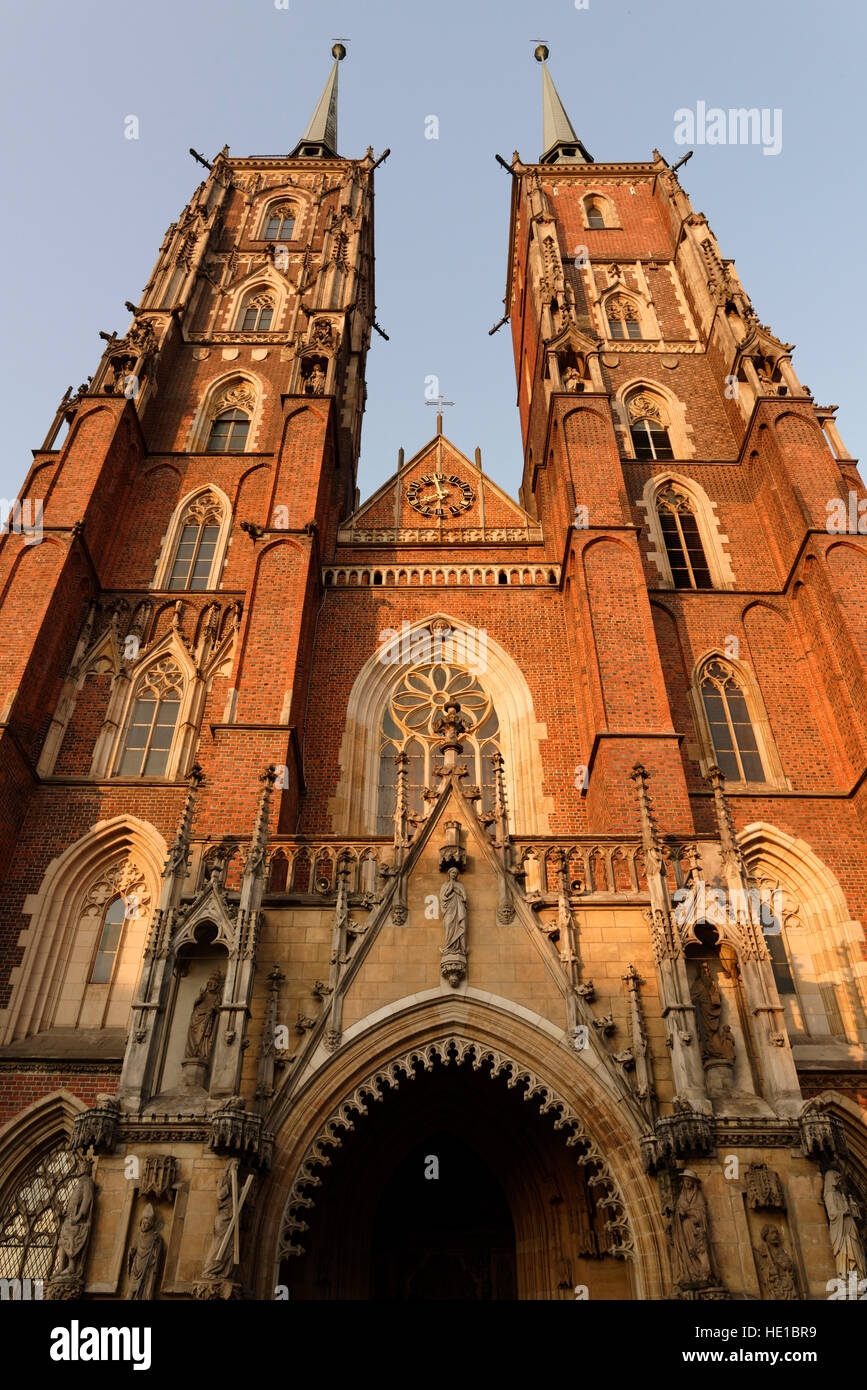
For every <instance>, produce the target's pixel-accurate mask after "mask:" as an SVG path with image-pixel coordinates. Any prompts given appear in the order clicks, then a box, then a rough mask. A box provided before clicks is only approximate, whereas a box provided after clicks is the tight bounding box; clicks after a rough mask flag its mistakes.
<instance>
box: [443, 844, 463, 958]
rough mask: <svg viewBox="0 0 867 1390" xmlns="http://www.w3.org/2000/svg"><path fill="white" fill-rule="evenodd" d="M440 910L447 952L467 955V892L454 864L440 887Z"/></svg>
mask: <svg viewBox="0 0 867 1390" xmlns="http://www.w3.org/2000/svg"><path fill="white" fill-rule="evenodd" d="M440 910H441V912H442V919H443V927H444V929H445V934H446V943H445V949H446V952H447V953H448V954H451V953H452V952H456V953H458V954H460V955H466V952H467V894H466V890H465V888H464V885H463V884H462V883H461V882H460V880H459V878H458V871H457V869H456V868H455V867H454V865H452V867H451V868H450V869H449V871H448V875H447V877H446V881H445V883H444V884H443V886H442V888H441V889H440Z"/></svg>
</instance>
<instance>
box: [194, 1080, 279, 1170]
mask: <svg viewBox="0 0 867 1390" xmlns="http://www.w3.org/2000/svg"><path fill="white" fill-rule="evenodd" d="M208 1147H209V1148H210V1149H212V1150H214V1152H216V1153H228V1154H238V1155H239V1156H240V1157H242V1158H243V1159H244V1161H245V1163H254V1164H256V1165H258V1166H259V1167H263V1168H268V1167H270V1165H271V1157H272V1154H273V1151H274V1135H273V1134H272V1133H271V1131H270V1130H267V1129H265V1128H264V1124H263V1119H262V1116H261V1115H257V1114H254V1113H253V1112H252V1111H250V1112H248V1111H247V1109H246V1102H245V1101H244V1099H243V1097H242V1096H231V1097H230V1099H229V1100H227V1101H226V1103H225V1105H223V1106H221V1107H220V1109H219V1110H217V1111H215V1112H214V1114H213V1115H212V1117H211V1135H210V1139H209V1140H208Z"/></svg>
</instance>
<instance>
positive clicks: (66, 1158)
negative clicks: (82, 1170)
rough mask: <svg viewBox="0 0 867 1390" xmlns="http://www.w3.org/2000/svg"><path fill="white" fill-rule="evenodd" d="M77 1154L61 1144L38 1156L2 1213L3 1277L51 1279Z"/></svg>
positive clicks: (0, 1271)
mask: <svg viewBox="0 0 867 1390" xmlns="http://www.w3.org/2000/svg"><path fill="white" fill-rule="evenodd" d="M75 1166H76V1165H75V1156H74V1154H71V1153H69V1152H68V1151H67V1150H66V1147H65V1143H64V1145H63V1146H61V1145H58V1146H57V1148H54V1149H52V1150H51V1151H50V1153H47V1154H43V1155H42V1157H41V1158H37V1159H35V1160H34V1161H33V1162H32V1163H31V1165H30V1167H29V1168H28V1169H27V1171H26V1172H25V1174H24V1176H23V1177H22V1179H21V1181H20V1182H19V1183H18V1185H17V1187H16V1188H15V1190H14V1191H13V1193H12V1196H11V1198H10V1200H9V1201H8V1202H7V1204H6V1207H5V1209H4V1211H3V1212H2V1213H0V1279H47V1278H48V1277H49V1275H50V1274H51V1271H52V1269H53V1268H54V1259H55V1255H56V1253H57V1237H58V1235H59V1233H60V1223H61V1219H62V1216H63V1209H64V1207H65V1205H66V1200H67V1198H68V1196H69V1194H70V1192H71V1190H72V1187H73V1185H74V1183H75V1181H76V1173H75Z"/></svg>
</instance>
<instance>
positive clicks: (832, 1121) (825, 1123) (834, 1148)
mask: <svg viewBox="0 0 867 1390" xmlns="http://www.w3.org/2000/svg"><path fill="white" fill-rule="evenodd" d="M798 1124H799V1126H800V1130H801V1143H802V1144H803V1146H804V1153H805V1154H806V1156H807V1158H813V1159H821V1158H824V1159H834V1158H837V1157H840V1158H845V1157H846V1153H847V1148H846V1135H845V1133H844V1131H843V1125H842V1123H841V1121H840V1120H839V1119H838V1118H837V1116H836V1115H833V1114H831V1113H829V1112H828V1111H827V1110H826V1109H825V1108H824V1106H823V1105H822V1103H821V1101H818V1100H808V1101H807V1102H806V1103H805V1104H804V1105H803V1106H802V1107H801V1113H800V1115H799V1116H798Z"/></svg>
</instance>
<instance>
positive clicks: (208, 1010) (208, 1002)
mask: <svg viewBox="0 0 867 1390" xmlns="http://www.w3.org/2000/svg"><path fill="white" fill-rule="evenodd" d="M222 999H223V976H222V975H221V974H220V973H219V972H218V971H215V972H214V974H213V975H211V977H210V979H209V980H208V982H207V984H205V985H203V986H202V988H201V989H200V990H199V993H198V995H197V997H196V1002H195V1004H194V1005H193V1011H192V1013H191V1014H190V1026H189V1028H188V1029H187V1046H186V1051H185V1052H184V1056H185V1057H198V1058H200V1059H202V1060H207V1058H208V1057H210V1055H211V1048H212V1046H213V1043H214V1032H215V1030H216V1027H217V1018H218V1017H219V1013H220V1004H221V1003H222Z"/></svg>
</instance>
